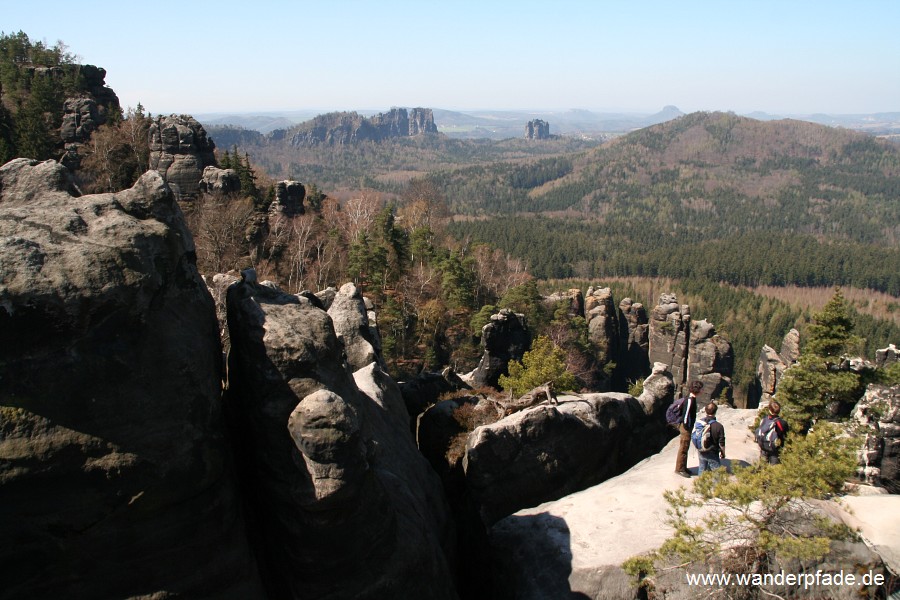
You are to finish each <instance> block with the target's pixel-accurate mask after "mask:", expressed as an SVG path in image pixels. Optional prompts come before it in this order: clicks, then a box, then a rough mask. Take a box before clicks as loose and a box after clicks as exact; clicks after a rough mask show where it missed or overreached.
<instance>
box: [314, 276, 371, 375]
mask: <svg viewBox="0 0 900 600" xmlns="http://www.w3.org/2000/svg"><path fill="white" fill-rule="evenodd" d="M328 315H329V316H330V317H331V320H332V322H333V323H334V331H335V333H336V334H337V336H338V339H339V340H340V341H341V343H343V345H344V352H345V354H346V357H347V362H348V363H349V364H350V368H351V369H352V370H353V371H356V370H357V369H361V368H363V367H364V366H366V365H368V364H369V363H371V362H377V363H378V364H379V365H380V366H381V367H382V368H384V361H383V359H382V358H381V337H380V335H379V334H378V330H377V329H375V328H374V327H370V326H369V313H368V311H367V310H366V304H365V300H364V299H363V296H362V292H360V291H359V289H358V288H357V287H356V286H355V285H354V284H352V283H345V284H344V285H342V286H341V289H340V290H338V292H337V294H336V295H335V297H334V300H333V301H332V302H331V305H330V306H329V307H328Z"/></svg>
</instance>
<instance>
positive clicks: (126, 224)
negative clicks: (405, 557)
mask: <svg viewBox="0 0 900 600" xmlns="http://www.w3.org/2000/svg"><path fill="white" fill-rule="evenodd" d="M69 177H70V176H69V172H68V170H67V169H66V168H65V167H62V166H61V165H58V164H56V163H55V162H54V161H48V162H43V163H36V162H34V161H29V160H26V159H18V160H14V161H12V162H10V163H7V164H6V165H5V166H3V167H2V168H0V382H2V383H0V531H2V532H3V535H0V563H2V564H3V567H4V572H5V573H7V574H10V573H14V574H15V576H14V577H12V578H10V577H7V578H6V581H5V582H4V586H3V591H2V592H0V596H2V597H9V598H12V597H16V598H63V597H66V598H74V597H78V598H126V597H154V598H163V597H175V596H179V597H190V598H234V599H236V600H237V599H245V598H259V597H261V596H262V589H261V586H260V583H259V578H258V575H257V569H256V564H255V560H254V558H253V556H252V553H251V550H250V547H249V544H248V540H247V537H246V533H245V526H244V521H243V518H242V516H241V511H240V510H239V502H238V497H237V494H236V484H235V478H234V475H233V470H232V468H231V464H230V461H229V459H228V456H229V452H228V449H227V447H226V445H225V435H224V420H223V417H222V412H221V404H220V393H221V351H220V346H219V343H218V337H219V336H218V332H217V327H216V318H215V312H214V308H213V303H212V299H211V298H210V296H209V293H208V292H207V290H206V288H205V286H204V284H203V281H202V280H201V279H200V277H199V275H198V274H197V271H196V268H195V267H194V248H193V243H192V239H191V235H190V233H189V232H188V230H187V228H186V227H185V225H184V222H183V219H182V215H181V212H180V210H179V208H178V205H177V204H176V203H175V201H174V198H173V196H172V193H171V191H170V190H169V189H168V187H167V186H166V185H165V183H164V182H163V180H162V179H161V177H160V176H159V174H158V173H156V172H153V171H151V172H148V173H146V174H144V175H143V176H142V177H141V179H140V180H139V181H138V182H137V183H136V184H135V186H134V187H133V188H132V189H130V190H125V191H123V192H119V193H115V194H98V195H91V196H81V197H79V196H78V195H77V193H76V192H75V191H74V188H73V186H72V185H71V182H70V179H69Z"/></svg>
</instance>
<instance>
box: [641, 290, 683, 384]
mask: <svg viewBox="0 0 900 600" xmlns="http://www.w3.org/2000/svg"><path fill="white" fill-rule="evenodd" d="M690 324H691V315H690V310H689V308H688V306H687V305H686V304H678V299H677V297H676V296H675V295H674V294H661V295H660V297H659V303H658V304H657V305H656V306H655V307H654V308H653V311H652V312H651V314H650V323H649V325H650V327H649V333H648V352H649V359H650V363H651V364H653V363H658V362H661V363H663V364H665V365H666V366H667V367H668V369H669V372H670V373H672V379H673V380H674V381H675V386H676V388H679V389H680V388H682V387H683V386H684V384H685V383H686V377H687V357H688V344H689V343H690ZM679 393H680V392H679Z"/></svg>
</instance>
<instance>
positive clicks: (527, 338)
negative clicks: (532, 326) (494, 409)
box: [469, 308, 531, 388]
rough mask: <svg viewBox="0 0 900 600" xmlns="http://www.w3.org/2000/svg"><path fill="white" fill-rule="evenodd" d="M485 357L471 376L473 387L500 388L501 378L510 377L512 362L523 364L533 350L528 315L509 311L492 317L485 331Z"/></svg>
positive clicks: (502, 311)
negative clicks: (530, 349)
mask: <svg viewBox="0 0 900 600" xmlns="http://www.w3.org/2000/svg"><path fill="white" fill-rule="evenodd" d="M481 346H482V347H483V348H484V353H483V354H482V356H481V362H479V363H478V367H476V368H475V370H474V371H473V372H472V373H470V374H469V378H470V380H471V382H472V385H473V386H474V387H476V388H479V387H482V386H491V387H497V385H498V383H497V382H498V381H499V379H500V376H501V375H507V374H508V371H507V367H508V365H509V361H510V360H522V356H524V355H525V353H526V352H528V349H529V348H530V347H531V331H530V330H529V329H528V324H527V322H526V320H525V315H523V314H520V313H515V312H513V311H511V310H509V309H507V308H504V309H501V310H500V312H499V313H497V314H496V315H492V316H491V321H490V323H488V324H487V325H485V326H484V327H483V328H482V330H481Z"/></svg>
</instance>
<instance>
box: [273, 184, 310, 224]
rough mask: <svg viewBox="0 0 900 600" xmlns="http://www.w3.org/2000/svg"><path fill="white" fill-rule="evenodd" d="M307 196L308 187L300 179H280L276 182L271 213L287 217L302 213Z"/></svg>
mask: <svg viewBox="0 0 900 600" xmlns="http://www.w3.org/2000/svg"><path fill="white" fill-rule="evenodd" d="M305 197H306V188H305V187H303V184H302V183H300V182H299V181H292V180H285V181H279V182H278V183H276V184H275V200H273V201H272V205H271V206H270V207H269V213H270V214H273V215H283V216H286V217H292V216H294V215H302V214H303V213H304V210H303V199H304V198H305Z"/></svg>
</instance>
